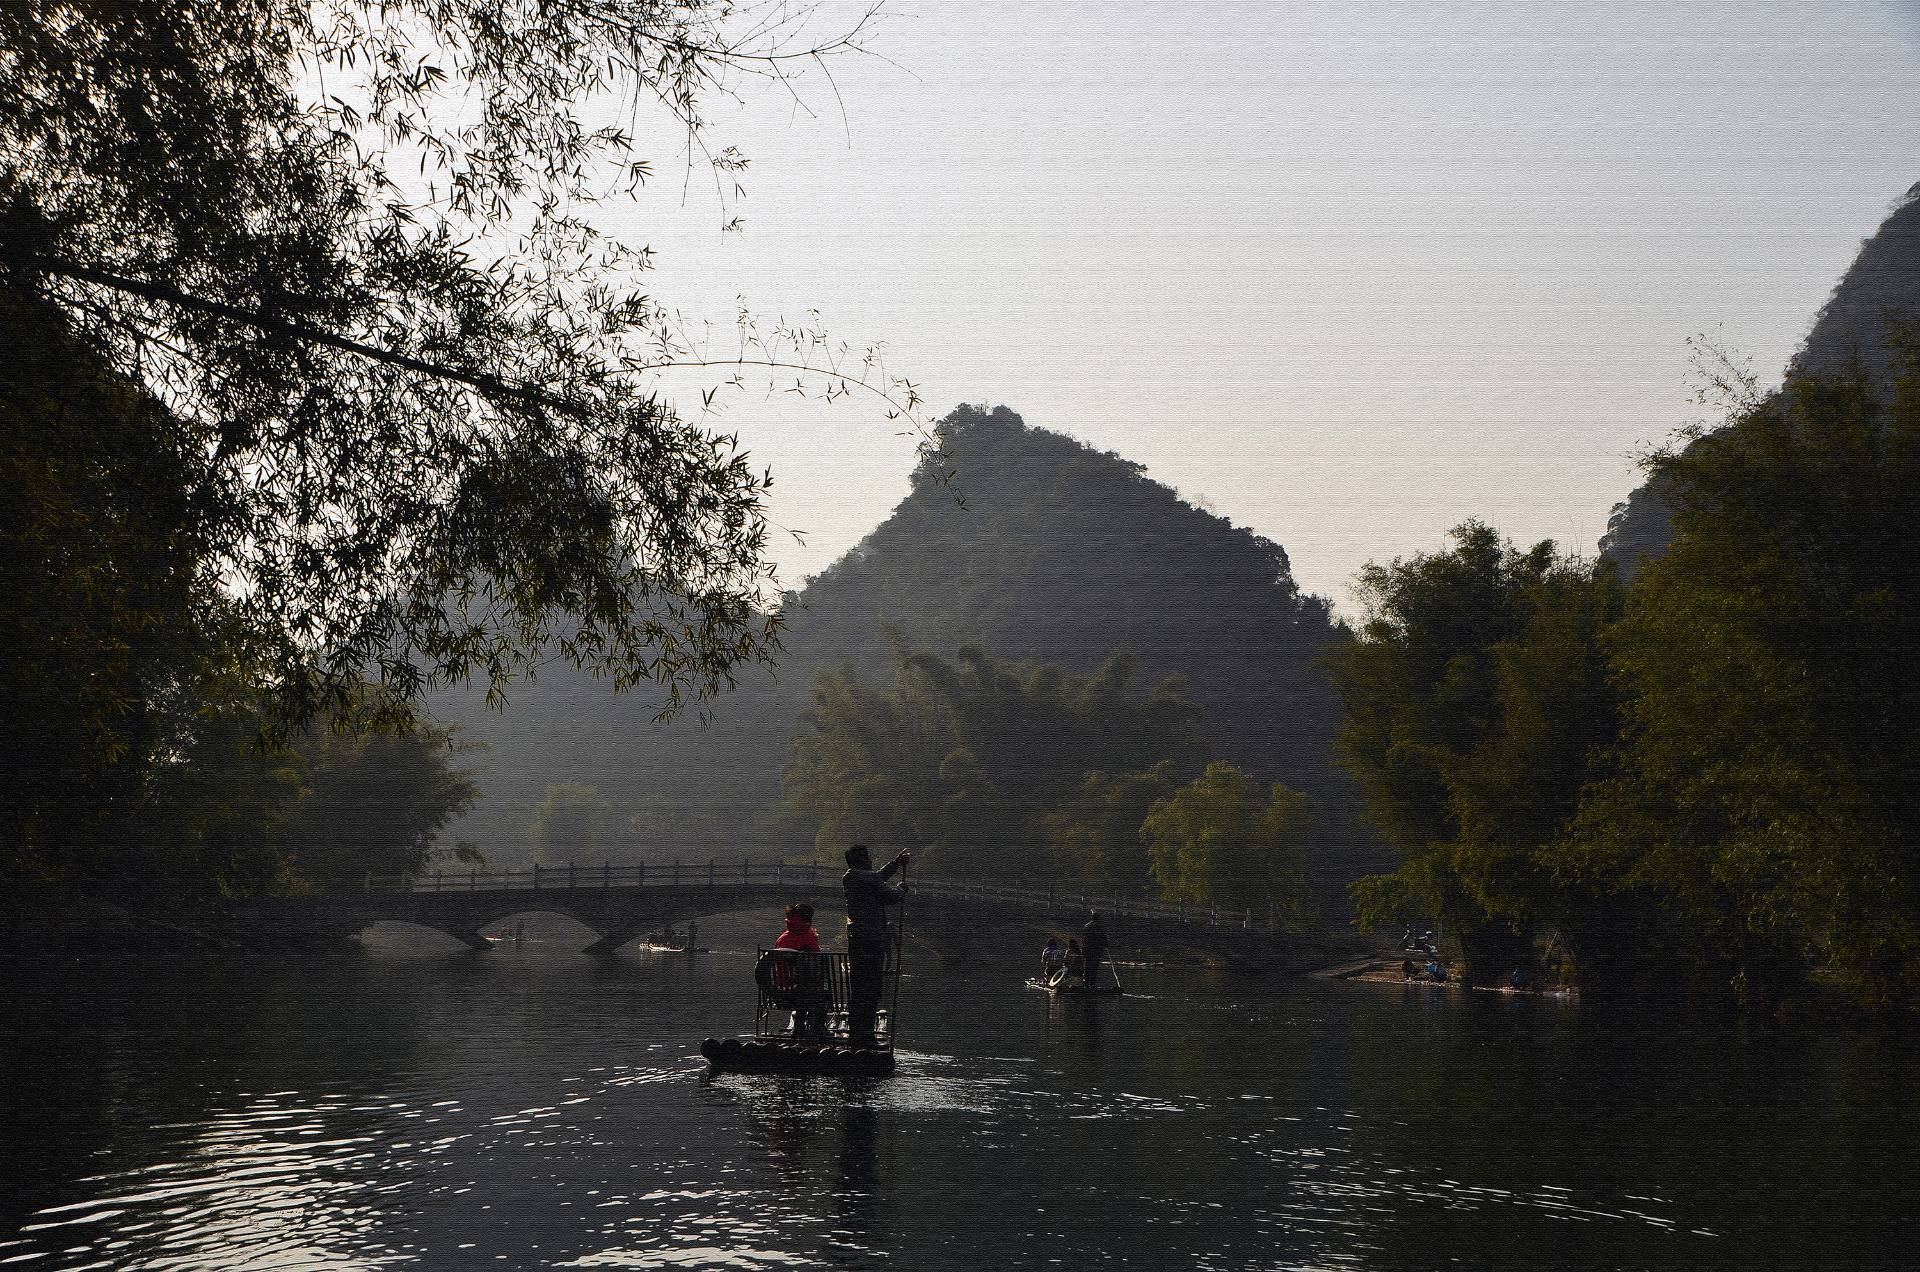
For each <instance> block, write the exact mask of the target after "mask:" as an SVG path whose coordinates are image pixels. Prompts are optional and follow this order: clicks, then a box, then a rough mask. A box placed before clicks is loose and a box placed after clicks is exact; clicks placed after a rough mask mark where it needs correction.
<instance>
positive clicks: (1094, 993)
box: [1027, 976, 1120, 998]
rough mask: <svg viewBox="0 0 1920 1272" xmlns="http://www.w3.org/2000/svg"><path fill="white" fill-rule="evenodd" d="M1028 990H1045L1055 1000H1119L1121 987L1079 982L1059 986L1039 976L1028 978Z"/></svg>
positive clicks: (1069, 982)
mask: <svg viewBox="0 0 1920 1272" xmlns="http://www.w3.org/2000/svg"><path fill="white" fill-rule="evenodd" d="M1027 988H1028V989H1043V990H1045V991H1046V992H1047V993H1049V994H1052V995H1053V996H1054V997H1055V998H1118V997H1119V996H1120V986H1119V985H1117V984H1114V985H1101V986H1098V987H1090V986H1087V985H1082V984H1081V983H1080V982H1079V981H1061V982H1060V983H1059V984H1058V985H1053V984H1049V983H1048V982H1046V981H1043V980H1041V979H1040V978H1039V977H1038V976H1029V977H1028V978H1027Z"/></svg>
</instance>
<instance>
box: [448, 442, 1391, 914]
mask: <svg viewBox="0 0 1920 1272" xmlns="http://www.w3.org/2000/svg"><path fill="white" fill-rule="evenodd" d="M937 435H938V437H939V440H940V443H941V446H942V449H943V452H944V453H945V455H946V457H947V463H948V465H950V466H951V467H952V469H953V470H955V472H956V473H957V478H956V481H955V485H954V486H953V487H949V486H947V485H945V484H943V483H942V482H941V481H940V480H939V479H938V471H937V470H936V469H935V468H934V467H933V466H930V465H927V464H924V463H923V464H922V466H921V468H920V469H919V470H918V471H917V472H916V473H915V475H914V481H913V486H912V490H911V492H910V493H909V495H908V496H907V498H906V499H904V500H903V501H902V502H901V503H900V505H899V506H898V507H896V508H895V509H894V511H893V514H892V515H891V516H890V517H888V519H887V520H886V521H885V522H884V523H882V524H881V525H880V526H879V527H877V528H876V529H875V530H874V531H873V532H872V533H871V534H869V535H868V536H867V537H866V538H865V539H864V540H862V541H861V542H860V544H859V545H857V546H856V547H855V548H854V549H853V550H852V551H850V552H848V553H847V554H846V556H844V557H843V558H841V559H840V560H839V561H838V562H836V563H835V564H834V565H833V566H832V567H831V568H829V569H828V570H826V571H825V572H824V573H822V574H821V575H820V576H818V577H817V578H815V579H813V580H811V581H810V582H809V583H808V584H807V586H806V587H805V588H804V589H803V590H801V591H800V592H799V593H797V594H795V595H793V596H791V597H790V598H789V602H790V604H789V608H790V612H791V626H790V628H789V630H788V635H787V641H786V652H785V654H784V656H783V657H782V658H781V660H780V666H779V668H778V671H777V673H775V674H769V673H767V672H765V671H764V670H760V671H756V672H754V673H750V674H749V675H748V676H747V677H746V678H745V680H744V683H743V684H742V685H741V687H740V688H739V689H737V690H736V691H734V692H733V693H731V694H729V695H727V696H726V697H725V698H723V699H721V700H720V701H719V702H717V703H716V704H714V707H713V710H712V716H713V719H712V721H711V722H710V723H708V724H706V725H704V726H703V725H702V724H701V723H700V722H698V721H697V720H693V719H681V720H676V721H673V722H671V723H669V724H666V725H657V724H654V723H652V722H651V720H650V718H649V716H650V712H649V709H648V706H647V704H646V702H645V700H644V699H643V698H641V697H637V696H634V695H620V696H616V695H614V694H612V693H611V692H610V691H609V689H608V688H607V686H606V685H604V684H602V683H598V682H594V681H591V680H589V679H587V678H585V677H582V676H580V675H578V674H577V673H574V672H572V671H571V670H570V669H567V668H564V667H563V668H559V669H554V670H549V671H548V672H545V673H543V674H542V676H541V677H540V679H539V680H538V681H536V682H534V683H531V684H524V685H521V686H519V687H518V688H517V689H516V691H515V692H514V694H513V695H512V701H511V705H510V706H509V707H508V709H507V710H506V711H505V712H504V713H494V712H489V711H487V710H485V709H484V708H482V707H481V706H480V705H479V704H478V701H477V699H476V698H475V697H473V696H471V695H452V694H449V695H442V696H440V697H439V698H437V699H436V700H435V702H434V703H433V706H434V709H435V712H436V714H438V715H439V716H440V717H441V718H442V719H444V720H447V721H449V722H452V723H457V724H460V725H461V726H463V729H464V732H465V734H466V736H468V737H469V738H473V739H475V740H479V741H483V742H485V743H487V746H488V749H487V750H486V751H485V752H483V753H481V754H479V755H476V756H475V757H473V762H474V763H475V765H476V767H478V768H479V770H480V775H479V781H480V785H481V788H482V790H483V792H484V795H483V800H482V803H481V805H480V806H479V807H478V808H477V809H476V811H475V812H474V813H473V814H471V815H470V816H469V817H468V818H467V819H466V820H465V821H464V822H463V823H462V824H461V825H460V826H458V827H455V828H454V831H453V833H454V834H458V835H464V836H467V837H469V838H472V839H475V840H477V841H478V842H479V843H480V844H481V846H482V847H483V848H484V849H486V850H487V851H488V852H489V853H490V854H491V855H492V856H494V857H495V858H496V859H499V860H515V859H520V860H524V854H525V851H526V849H525V844H526V825H527V819H528V817H529V813H530V810H531V808H532V807H533V805H534V804H535V803H537V802H538V801H539V799H540V798H541V795H542V793H543V792H544V791H545V789H546V787H547V785H548V784H549V783H558V782H574V783H580V784H584V785H589V786H593V787H596V788H598V790H599V792H600V795H601V796H602V798H604V799H605V800H607V801H608V803H609V804H610V805H611V813H610V817H609V822H610V825H611V826H612V827H613V828H614V831H613V833H611V834H610V836H609V841H608V842H609V847H608V849H607V851H608V852H609V853H610V855H614V856H615V857H616V858H619V857H625V856H630V855H632V854H634V853H642V854H644V855H647V856H649V857H658V856H660V855H662V854H667V853H679V852H680V849H679V848H678V847H677V846H678V845H681V844H685V845H686V847H685V852H684V854H683V855H686V856H687V858H688V859H696V858H697V859H704V857H705V855H706V852H707V845H709V844H718V845H722V849H721V851H722V855H723V856H724V855H727V854H728V853H731V854H733V855H738V854H739V853H740V852H742V851H747V852H752V853H754V854H755V855H759V854H760V853H761V852H764V851H771V850H789V851H804V850H806V848H808V847H809V846H810V843H811V836H812V833H813V829H814V828H813V827H812V826H801V825H797V824H795V823H794V822H793V821H792V820H790V819H789V818H787V817H786V816H784V815H783V814H781V813H780V812H779V810H778V797H779V774H780V770H781V768H782V766H783V765H784V764H785V763H786V760H787V753H788V747H789V743H790V741H791V739H792V736H793V734H794V731H795V730H796V728H798V727H799V723H800V716H801V713H802V712H803V711H804V710H805V708H806V705H807V699H808V691H809V686H810V684H811V682H812V679H813V676H814V674H815V672H817V671H819V670H821V669H824V668H837V667H840V666H843V665H851V666H852V667H853V668H854V669H855V670H856V671H857V672H859V673H860V674H861V675H862V676H863V677H864V678H867V679H870V680H872V681H874V682H876V683H880V684H884V683H890V682H891V677H892V675H893V671H892V665H893V664H892V656H891V652H890V646H889V641H888V633H889V631H892V632H897V633H898V635H899V636H900V637H901V638H903V639H905V640H906V641H907V642H908V643H910V644H915V645H924V646H927V647H930V648H932V649H935V650H936V651H939V652H942V653H945V654H949V655H950V654H951V653H952V652H953V651H954V650H955V649H956V648H957V647H958V646H960V645H961V644H965V643H977V644H980V645H982V646H984V647H985V648H987V649H989V650H991V651H992V652H993V653H994V654H995V655H996V656H998V657H1000V658H1003V659H1016V660H1022V661H1032V662H1053V663H1060V664H1062V665H1064V666H1066V667H1068V668H1070V669H1072V670H1074V671H1077V672H1081V673H1086V672H1089V671H1091V670H1093V669H1094V668H1095V667H1097V666H1098V665H1099V664H1100V662H1101V661H1102V660H1103V659H1105V658H1106V656H1107V655H1108V654H1110V653H1112V652H1113V651H1114V650H1115V649H1117V648H1121V647H1126V648H1129V649H1131V650H1132V651H1133V652H1134V653H1135V655H1136V656H1137V657H1138V658H1139V660H1140V664H1141V682H1142V683H1150V682H1151V681H1152V680H1155V679H1158V678H1160V677H1163V676H1168V675H1176V674H1177V675H1182V676H1184V677H1185V678H1186V680H1187V692H1188V694H1189V696H1191V697H1192V698H1193V699H1194V700H1195V701H1196V702H1197V703H1199V704H1200V706H1201V707H1202V709H1203V711H1204V712H1205V720H1204V724H1203V728H1204V730H1205V732H1206V734H1207V737H1208V740H1209V744H1210V750H1211V752H1212V754H1213V756H1214V757H1215V758H1220V759H1226V760H1230V761H1232V762H1234V763H1237V764H1240V765H1241V766H1243V767H1245V768H1247V769H1249V770H1250V771H1252V772H1254V773H1255V774H1256V775H1257V776H1259V777H1261V778H1262V779H1263V780H1267V781H1281V782H1285V783H1287V784H1288V785H1290V786H1293V787H1296V788H1298V789H1301V790H1304V791H1306V792H1307V793H1308V794H1309V795H1311V796H1312V797H1313V798H1314V800H1315V803H1316V805H1317V806H1318V807H1319V808H1320V810H1321V811H1322V814H1323V826H1324V828H1325V833H1324V835H1323V842H1324V845H1325V846H1324V848H1323V850H1322V852H1321V854H1320V858H1321V859H1320V860H1318V861H1316V862H1315V863H1313V864H1314V865H1315V867H1316V869H1315V874H1316V875H1319V876H1322V877H1323V878H1331V877H1334V876H1339V877H1342V878H1344V877H1346V876H1347V875H1349V874H1352V873H1360V872H1363V871H1364V870H1367V869H1372V868H1374V867H1375V866H1377V865H1378V864H1379V862H1380V858H1379V855H1378V854H1377V852H1369V851H1368V849H1367V848H1366V845H1367V844H1370V843H1371V842H1372V841H1371V840H1370V839H1368V838H1365V837H1363V836H1362V835H1361V834H1360V833H1359V832H1357V831H1356V830H1355V829H1354V826H1355V817H1354V809H1355V807H1356V800H1355V797H1354V794H1353V792H1352V790H1351V788H1350V787H1349V786H1348V784H1347V781H1346V779H1345V777H1344V775H1343V774H1341V773H1340V772H1339V771H1337V770H1336V769H1335V768H1334V766H1333V763H1332V758H1331V750H1330V747H1331V739H1332V736H1333V732H1334V728H1335V725H1336V721H1337V713H1338V707H1337V704H1336V701H1335V699H1334V696H1333V693H1332V690H1331V687H1330V685H1329V683H1328V681H1327V678H1326V676H1325V675H1324V674H1323V673H1322V672H1321V671H1320V669H1319V668H1318V666H1317V663H1316V660H1317V659H1318V657H1319V655H1320V652H1321V651H1322V650H1323V649H1324V648H1325V646H1326V645H1327V643H1328V642H1329V641H1330V640H1332V639H1333V638H1334V637H1335V636H1336V634H1337V632H1338V629H1337V627H1336V625H1335V623H1334V622H1333V620H1332V617H1331V615H1330V613H1329V611H1328V607H1327V604H1326V602H1325V601H1323V600H1321V599H1320V598H1318V597H1314V596H1309V595H1306V594H1303V593H1302V592H1301V591H1300V590H1299V588H1298V587H1297V586H1296V585H1295V583H1294V581H1293V576H1292V572H1291V569H1290V567H1289V564H1288V560H1287V555H1286V552H1285V551H1284V550H1283V549H1282V548H1281V547H1280V545H1279V544H1277V543H1274V542H1272V541H1271V540H1268V539H1265V538H1262V537H1260V536H1258V535H1256V534H1253V533H1252V532H1251V531H1249V530H1246V529H1244V528H1239V527H1235V526H1233V525H1232V524H1230V523H1229V522H1227V521H1226V520H1224V519H1223V518H1220V517H1217V516H1215V515H1213V514H1211V513H1209V512H1206V511H1203V510H1201V509H1199V508H1196V507H1194V506H1193V505H1191V504H1189V503H1186V502H1184V501H1183V500H1182V499H1181V498H1180V497H1179V496H1178V495H1177V494H1176V493H1175V492H1174V491H1172V490H1171V489H1169V488H1168V487H1166V486H1164V485H1161V484H1160V483H1158V482H1155V481H1152V480H1151V479H1149V478H1148V477H1147V476H1146V473H1145V470H1144V469H1143V468H1142V467H1141V466H1140V465H1138V464H1135V463H1131V462H1129V461H1127V460H1125V459H1122V458H1120V457H1119V456H1117V455H1113V454H1110V453H1104V452H1100V451H1096V450H1093V449H1091V448H1089V447H1087V446H1085V445H1082V444H1081V443H1079V442H1076V441H1074V440H1073V439H1071V438H1068V437H1065V436H1062V435H1061V434H1058V433H1052V432H1048V431H1046V430H1043V429H1036V428H1030V427H1028V426H1027V425H1026V424H1025V423H1024V422H1023V421H1022V420H1021V419H1020V417H1019V416H1018V415H1016V414H1014V413H1013V412H1012V411H1010V410H1007V409H1006V408H1005V407H1000V408H997V409H995V410H993V411H991V412H989V411H986V410H984V409H978V408H973V407H963V408H961V409H960V410H958V411H955V412H954V413H953V414H952V415H950V416H948V417H947V418H946V419H945V420H944V421H942V423H941V424H940V425H939V428H938V434H937ZM956 494H958V495H959V496H961V497H956ZM962 497H963V498H964V506H962ZM636 817H638V818H639V819H640V822H641V825H640V827H639V828H638V830H637V831H634V832H632V833H629V832H628V831H627V830H626V829H625V827H626V826H627V825H628V823H629V822H631V821H632V820H633V819H634V818H636ZM1363 858H1364V860H1363Z"/></svg>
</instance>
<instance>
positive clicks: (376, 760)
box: [287, 728, 481, 888]
mask: <svg viewBox="0 0 1920 1272" xmlns="http://www.w3.org/2000/svg"><path fill="white" fill-rule="evenodd" d="M298 749H299V752H300V755H301V761H302V763H301V768H300V787H301V790H300V798H299V800H298V801H297V802H296V803H295V804H294V805H293V807H292V809H291V810H290V813H289V824H288V828H287V841H288V848H289V849H290V851H291V853H292V858H293V868H294V870H295V871H297V872H298V874H299V876H300V878H301V879H302V880H303V881H304V882H306V883H308V884H311V885H313V886H316V887H320V888H341V887H347V888H351V887H358V886H359V885H360V884H361V882H362V881H363V880H364V879H365V878H366V877H367V876H368V875H378V876H392V875H400V876H405V877H411V876H414V875H417V874H420V873H421V872H423V871H424V870H426V869H428V867H429V866H430V865H431V864H432V863H433V862H435V861H436V860H446V861H459V862H460V863H462V864H467V865H476V866H477V865H479V864H481V862H480V859H479V858H478V856H477V854H475V853H474V852H473V850H471V849H469V848H463V847H460V846H456V847H454V848H451V849H446V850H441V849H440V846H439V837H440V832H441V831H442V830H444V829H445V828H446V826H447V824H448V823H449V822H451V821H452V820H453V819H454V818H455V817H457V816H459V815H460V813H461V812H463V811H464V810H465V809H466V808H467V807H468V806H469V805H470V804H472V803H473V801H474V799H475V798H476V797H477V796H478V795H479V790H478V788H477V787H475V785H474V784H473V779H472V775H471V774H470V773H469V772H468V771H467V770H465V769H462V768H456V767H455V766H454V763H453V760H454V757H455V756H456V755H457V754H459V748H458V747H457V745H456V743H455V742H454V741H453V739H452V737H451V736H450V735H449V734H448V733H447V732H446V731H445V730H441V729H430V728H414V729H410V730H406V731H398V732H396V731H387V732H361V733H357V734H339V733H321V734H318V735H310V736H306V737H303V738H301V739H299V740H298Z"/></svg>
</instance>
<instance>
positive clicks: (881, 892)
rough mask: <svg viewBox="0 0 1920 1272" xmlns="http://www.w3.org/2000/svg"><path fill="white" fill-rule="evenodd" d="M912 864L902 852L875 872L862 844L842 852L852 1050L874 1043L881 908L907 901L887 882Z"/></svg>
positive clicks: (881, 963)
mask: <svg viewBox="0 0 1920 1272" xmlns="http://www.w3.org/2000/svg"><path fill="white" fill-rule="evenodd" d="M912 859H913V856H912V854H911V853H905V852H903V853H901V854H900V855H899V856H897V857H895V858H894V859H893V860H892V861H889V862H888V863H887V864H886V865H885V866H882V867H881V868H880V869H878V870H875V869H874V868H873V853H872V852H871V851H869V850H868V848H867V846H866V845H865V844H855V845H854V846H853V847H851V848H849V849H847V873H846V874H845V875H843V876H842V877H841V880H840V886H841V887H842V888H843V889H844V890H845V891H846V895H847V963H848V976H847V980H848V985H847V1041H849V1042H851V1043H852V1044H853V1045H854V1046H856V1047H871V1046H872V1045H873V1044H874V1041H875V1039H874V1036H873V1027H874V1016H875V1014H876V1013H878V1012H879V1010H880V986H881V982H882V981H884V980H885V979H886V973H887V907H888V906H890V905H899V904H900V903H901V902H902V901H904V900H906V899H907V894H906V892H905V890H903V889H901V888H896V887H894V886H893V885H892V884H890V883H888V882H887V880H888V879H889V878H891V877H892V876H893V874H894V872H895V871H897V870H899V869H900V868H901V867H902V866H904V865H906V864H907V863H908V862H909V861H911V860H912Z"/></svg>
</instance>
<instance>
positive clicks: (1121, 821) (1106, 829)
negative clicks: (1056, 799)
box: [1040, 760, 1179, 891]
mask: <svg viewBox="0 0 1920 1272" xmlns="http://www.w3.org/2000/svg"><path fill="white" fill-rule="evenodd" d="M1177 768H1178V766H1177V765H1176V764H1175V763H1174V761H1172V760H1162V761H1160V763H1158V764H1156V765H1154V766H1153V767H1152V768H1150V769H1145V770H1143V771H1141V772H1138V773H1118V774H1113V773H1088V774H1087V775H1086V776H1085V777H1084V778H1082V779H1081V782H1080V789H1079V790H1077V791H1075V792H1074V793H1073V795H1072V796H1071V797H1070V798H1069V799H1068V800H1067V802H1066V803H1064V804H1062V805H1061V806H1060V807H1058V808H1056V809H1054V810H1053V811H1052V812H1049V813H1047V814H1045V815H1044V816H1043V817H1042V818H1041V823H1040V824H1041V827H1042V829H1043V830H1044V832H1045V834H1046V847H1047V857H1048V860H1049V861H1051V862H1052V863H1053V871H1052V872H1053V874H1054V875H1055V877H1058V878H1061V879H1079V880H1082V881H1084V882H1088V883H1100V884H1103V885H1105V886H1108V887H1113V888H1118V889H1122V890H1125V891H1146V890H1148V889H1150V888H1152V887H1154V886H1155V882H1156V881H1155V879H1154V877H1153V872H1152V868H1151V865H1150V863H1149V861H1148V858H1147V851H1146V848H1145V847H1144V846H1143V845H1142V844H1141V842H1140V823H1141V822H1143V821H1145V820H1146V816H1147V810H1148V809H1150V808H1152V807H1153V805H1154V803H1155V802H1156V801H1158V800H1161V799H1165V798H1166V797H1167V796H1169V795H1171V794H1173V792H1174V789H1175V787H1177V786H1178V785H1179V777H1178V776H1177Z"/></svg>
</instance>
